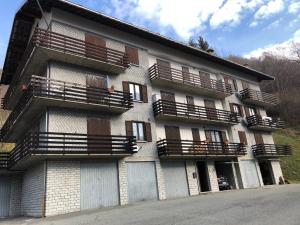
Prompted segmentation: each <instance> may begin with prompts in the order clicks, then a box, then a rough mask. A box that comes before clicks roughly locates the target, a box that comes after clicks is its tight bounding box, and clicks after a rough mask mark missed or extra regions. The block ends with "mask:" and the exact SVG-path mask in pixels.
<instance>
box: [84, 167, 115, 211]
mask: <svg viewBox="0 0 300 225" xmlns="http://www.w3.org/2000/svg"><path fill="white" fill-rule="evenodd" d="M80 175H81V186H80V189H81V190H80V199H81V200H80V201H81V209H93V208H99V207H104V206H114V205H118V204H119V188H118V186H119V185H118V170H117V163H115V162H112V163H103V162H101V163H99V162H88V163H87V162H85V163H81V171H80Z"/></svg>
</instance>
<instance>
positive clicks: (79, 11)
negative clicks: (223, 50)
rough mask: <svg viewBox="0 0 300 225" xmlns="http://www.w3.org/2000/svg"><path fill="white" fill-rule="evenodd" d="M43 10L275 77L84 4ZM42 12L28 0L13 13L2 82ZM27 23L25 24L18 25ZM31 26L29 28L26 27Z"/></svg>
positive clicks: (55, 0)
mask: <svg viewBox="0 0 300 225" xmlns="http://www.w3.org/2000/svg"><path fill="white" fill-rule="evenodd" d="M40 3H41V6H42V8H43V10H45V11H49V10H51V8H52V7H55V8H59V9H62V10H64V11H66V12H69V13H72V14H76V15H78V16H82V17H84V18H86V19H90V20H93V21H96V22H99V23H101V24H104V25H107V26H110V27H113V28H115V29H118V30H120V31H123V32H127V33H131V34H134V35H136V36H139V37H141V38H145V39H147V40H151V41H153V42H157V43H160V44H162V45H165V46H169V47H171V48H175V49H177V50H179V51H182V52H184V53H187V54H191V55H194V56H196V57H200V58H203V59H206V60H208V61H211V62H214V63H217V64H220V65H223V66H226V67H228V68H231V69H233V70H237V71H240V72H243V73H246V74H249V75H252V76H254V77H256V78H257V79H258V80H259V81H261V80H274V77H273V76H270V75H268V74H265V73H262V72H259V71H256V70H254V69H251V68H249V67H246V66H243V65H240V64H237V63H234V62H231V61H229V60H226V59H223V58H220V57H217V56H215V55H212V54H209V53H207V52H205V51H201V50H199V49H197V48H194V47H191V46H189V45H187V44H184V43H180V42H177V41H175V40H173V39H170V38H167V37H165V36H162V35H160V34H158V33H153V32H151V31H149V30H147V29H143V28H140V27H137V26H134V25H132V24H129V23H125V22H122V21H120V20H118V19H115V18H112V17H109V16H106V15H103V14H101V13H99V12H96V11H93V10H90V9H87V8H85V7H83V6H80V5H77V4H74V3H71V2H69V1H66V0H42V1H40ZM40 17H41V12H40V10H39V7H38V5H37V0H27V1H26V2H25V3H24V4H23V5H22V6H21V8H20V10H19V11H18V12H17V13H16V16H15V19H14V23H13V28H12V32H11V36H10V41H9V45H8V49H7V54H6V59H5V63H4V67H3V75H2V78H1V83H3V84H9V83H10V81H11V79H12V76H13V74H14V72H15V70H16V66H17V64H18V61H19V60H20V57H21V56H22V54H21V53H22V52H24V50H25V48H26V45H27V43H28V41H29V37H30V31H31V28H32V25H33V22H34V18H40ZM25 22H27V26H23V25H18V24H23V23H25ZM28 27H30V29H29V28H28Z"/></svg>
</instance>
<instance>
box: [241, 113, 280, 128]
mask: <svg viewBox="0 0 300 225" xmlns="http://www.w3.org/2000/svg"><path fill="white" fill-rule="evenodd" d="M246 120H247V126H248V128H249V129H251V130H261V131H275V130H279V129H283V128H284V127H285V123H284V121H282V120H279V119H275V118H269V117H268V118H264V119H263V118H262V117H261V116H260V115H253V116H248V117H246Z"/></svg>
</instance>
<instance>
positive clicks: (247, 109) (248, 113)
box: [244, 106, 250, 117]
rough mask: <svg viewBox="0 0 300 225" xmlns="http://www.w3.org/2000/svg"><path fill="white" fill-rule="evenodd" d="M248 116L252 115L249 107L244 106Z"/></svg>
mask: <svg viewBox="0 0 300 225" xmlns="http://www.w3.org/2000/svg"><path fill="white" fill-rule="evenodd" d="M244 110H245V114H246V117H248V116H250V112H249V108H248V107H247V106H244Z"/></svg>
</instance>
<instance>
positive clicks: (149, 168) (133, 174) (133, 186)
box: [126, 162, 158, 203]
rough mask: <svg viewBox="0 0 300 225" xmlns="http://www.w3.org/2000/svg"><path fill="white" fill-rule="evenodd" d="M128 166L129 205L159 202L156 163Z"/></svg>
mask: <svg viewBox="0 0 300 225" xmlns="http://www.w3.org/2000/svg"><path fill="white" fill-rule="evenodd" d="M126 166H127V184H128V201H129V203H133V202H138V201H145V200H154V199H156V200H157V197H158V192H157V181H156V170H155V163H154V162H130V163H127V164H126Z"/></svg>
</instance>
